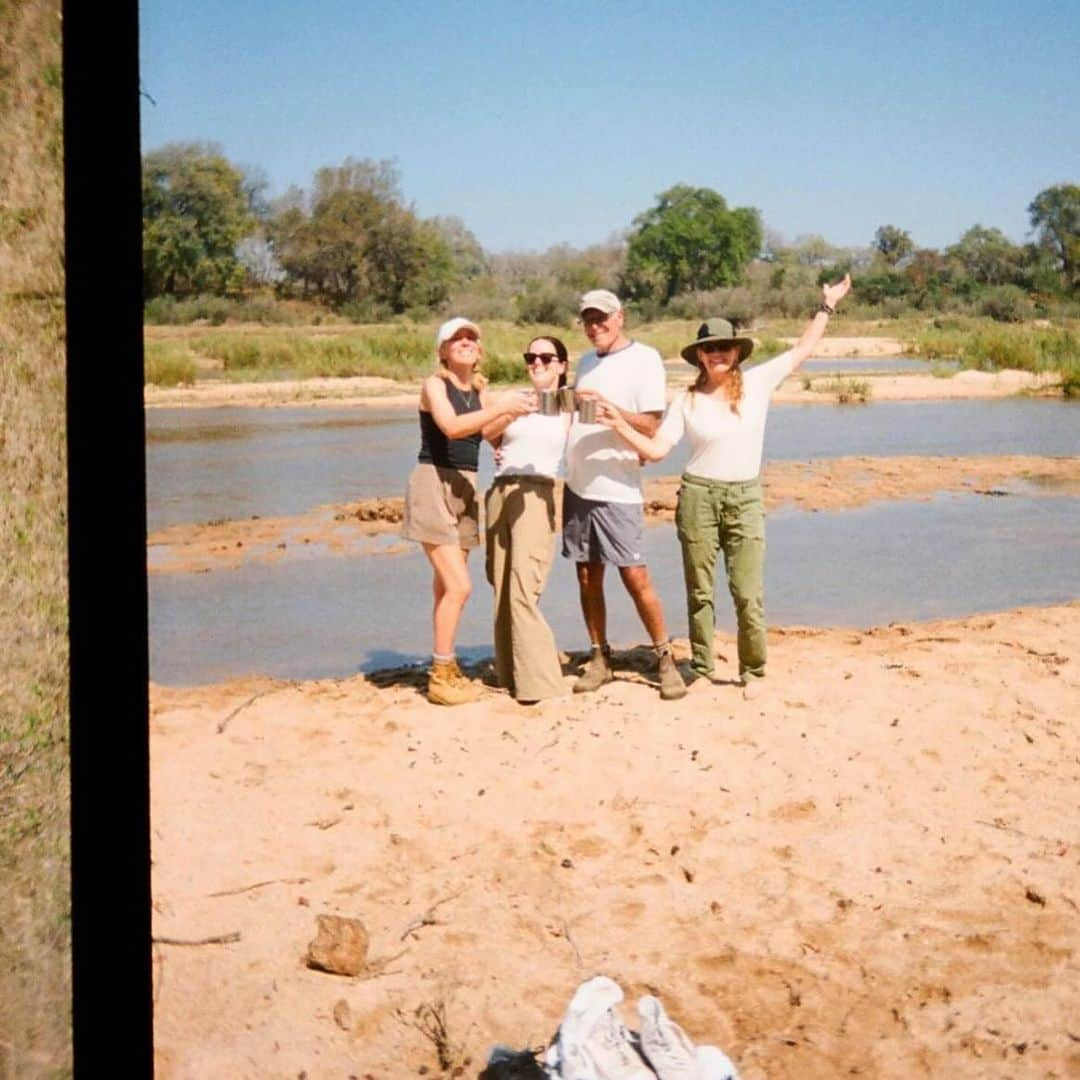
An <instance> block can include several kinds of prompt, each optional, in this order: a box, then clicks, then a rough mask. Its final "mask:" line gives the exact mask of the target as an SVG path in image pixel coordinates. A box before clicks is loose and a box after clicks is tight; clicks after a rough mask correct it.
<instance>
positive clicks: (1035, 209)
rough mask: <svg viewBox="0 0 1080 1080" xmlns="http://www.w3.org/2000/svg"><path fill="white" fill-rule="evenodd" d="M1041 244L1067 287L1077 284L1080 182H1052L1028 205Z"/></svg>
mask: <svg viewBox="0 0 1080 1080" xmlns="http://www.w3.org/2000/svg"><path fill="white" fill-rule="evenodd" d="M1028 214H1030V215H1031V227H1032V229H1033V230H1034V231H1035V233H1036V236H1037V239H1038V242H1039V245H1040V247H1042V248H1044V249H1045V250H1047V251H1049V252H1050V253H1051V254H1052V255H1053V257H1054V259H1055V260H1056V262H1057V266H1058V269H1059V270H1060V271H1061V276H1062V280H1063V283H1064V286H1065V288H1066V289H1068V290H1072V289H1076V288H1077V287H1080V185H1077V184H1055V185H1054V186H1053V187H1048V188H1046V189H1045V190H1044V191H1040V192H1039V194H1038V195H1036V196H1035V198H1034V199H1033V200H1032V202H1031V205H1030V206H1029V207H1028Z"/></svg>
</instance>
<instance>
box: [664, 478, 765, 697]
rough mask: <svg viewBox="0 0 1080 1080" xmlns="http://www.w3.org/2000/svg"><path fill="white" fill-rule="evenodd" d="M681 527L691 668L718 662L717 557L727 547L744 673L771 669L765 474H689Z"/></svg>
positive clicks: (700, 670)
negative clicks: (724, 477)
mask: <svg viewBox="0 0 1080 1080" xmlns="http://www.w3.org/2000/svg"><path fill="white" fill-rule="evenodd" d="M675 527H676V530H677V532H678V535H679V543H680V544H681V545H682V557H683V575H684V577H685V580H686V611H687V615H688V617H689V620H690V647H691V653H692V658H691V661H690V666H691V668H692V669H693V670H694V671H695V672H696V673H697V674H699V675H705V676H711V675H712V673H713V670H714V668H715V660H714V647H713V637H714V635H715V633H716V614H715V592H714V588H715V581H716V560H717V557H718V555H719V554H720V552H721V551H723V553H724V565H725V568H726V570H727V579H728V589H729V590H730V592H731V598H732V600H734V601H735V617H736V620H737V622H738V628H739V630H738V644H739V675H740V677H741V678H743V679H760V678H763V677H764V675H765V610H764V603H763V597H764V569H765V503H764V500H763V498H762V494H761V481H760V480H747V481H743V482H738V483H727V482H724V481H720V480H704V479H702V478H701V477H697V476H691V475H689V474H686V475H684V476H683V477H682V486H681V487H680V488H679V502H678V506H677V507H676V510H675Z"/></svg>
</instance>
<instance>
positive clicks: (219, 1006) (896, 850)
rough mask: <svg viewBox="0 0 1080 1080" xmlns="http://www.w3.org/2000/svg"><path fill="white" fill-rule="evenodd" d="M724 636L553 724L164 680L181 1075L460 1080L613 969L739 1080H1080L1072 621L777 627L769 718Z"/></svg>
mask: <svg viewBox="0 0 1080 1080" xmlns="http://www.w3.org/2000/svg"><path fill="white" fill-rule="evenodd" d="M677 644H678V646H679V649H680V655H682V656H685V642H678V643H677ZM716 646H717V652H718V654H719V656H720V661H719V667H720V672H721V674H722V679H723V680H724V681H723V682H721V684H719V685H705V686H699V687H695V691H694V692H693V693H692V694H691V695H690V696H689V697H687V698H685V699H684V700H682V701H680V702H674V703H667V704H665V703H662V702H661V701H660V700H659V699H658V696H657V692H656V689H655V688H654V686H652V685H650V683H649V681H648V679H647V678H646V677H645V675H643V674H642V672H643V671H647V668H648V664H647V659H646V657H645V655H644V650H640V649H639V650H634V651H629V652H624V653H621V654H618V655H617V656H616V668H617V670H618V672H619V678H618V680H617V681H616V682H614V683H613V684H611V685H610V686H608V687H605V688H604V689H602V690H601V691H600V692H598V693H596V694H594V695H590V696H588V697H584V698H575V697H574V696H572V695H569V694H568V695H567V696H566V697H564V698H561V699H557V700H553V701H549V702H545V703H542V704H541V705H537V706H532V707H523V706H519V705H517V704H516V703H514V702H513V701H512V700H510V699H509V698H508V697H507V696H506V695H505V694H503V693H501V692H498V691H495V690H487V691H486V692H485V694H484V696H483V697H482V699H481V700H480V701H478V702H476V703H474V704H471V705H466V706H462V707H459V708H455V709H445V708H439V707H437V706H432V705H429V704H428V703H427V702H426V701H425V700H424V698H423V696H422V694H421V692H420V689H421V680H420V678H419V677H418V676H417V674H416V673H415V672H414V671H401V672H389V673H384V674H383V675H382V676H379V677H375V676H373V677H370V678H363V677H356V678H351V679H344V680H328V681H319V682H307V683H288V682H281V681H273V680H248V681H243V682H237V683H231V684H229V685H224V686H209V687H204V688H196V689H188V690H177V689H168V688H164V687H160V686H152V687H151V730H150V743H151V780H152V790H151V809H152V836H153V852H152V854H153V889H154V934H155V937H156V938H158V939H170V940H171V941H172V942H174V943H171V944H166V943H163V942H162V941H160V940H159V941H158V942H157V943H155V945H154V950H153V952H154V995H155V1052H156V1058H157V1073H156V1075H157V1076H158V1077H159V1080H174V1078H178V1077H191V1078H199V1080H206V1078H217V1077H221V1078H226V1077H229V1078H238V1077H267V1076H270V1077H309V1078H312V1080H315V1078H322V1077H340V1078H342V1080H344V1078H346V1077H356V1078H358V1080H361V1078H362V1080H393V1078H397V1077H409V1076H416V1075H419V1074H421V1073H423V1072H426V1075H428V1076H441V1075H463V1076H466V1077H473V1076H475V1075H476V1073H477V1072H478V1071H479V1069H480V1068H481V1066H482V1064H483V1061H484V1059H485V1058H486V1054H487V1051H488V1048H489V1047H490V1046H491V1045H492V1044H493V1043H495V1042H503V1043H507V1044H509V1045H511V1046H515V1047H522V1046H526V1045H529V1046H538V1045H540V1044H542V1043H544V1042H546V1040H547V1039H548V1037H549V1036H550V1035H551V1034H552V1032H553V1031H554V1029H555V1027H556V1025H557V1023H558V1021H559V1019H560V1017H561V1015H562V1012H563V1010H564V1008H565V1006H566V1003H567V1001H568V999H569V997H570V995H571V994H572V992H573V990H574V988H575V986H576V985H577V984H578V983H579V982H580V981H581V980H583V979H585V978H587V977H589V976H591V975H593V974H597V973H606V974H608V975H610V976H612V977H613V978H615V979H616V980H618V981H619V983H620V984H621V985H622V986H623V988H624V990H625V991H626V994H627V998H628V1002H627V1005H626V1007H624V1012H623V1015H624V1018H625V1019H626V1020H627V1021H631V1022H632V1021H633V1018H634V1013H633V1007H632V1003H633V1002H634V1001H635V1000H636V998H637V997H638V996H639V995H640V994H643V993H646V992H652V993H655V994H658V995H659V996H660V997H661V999H662V1000H663V1001H664V1002H665V1003H666V1004H667V1006H668V1009H669V1011H670V1012H671V1013H672V1015H673V1016H674V1017H675V1018H676V1019H677V1020H679V1021H680V1022H681V1023H682V1025H683V1026H684V1027H685V1028H686V1030H687V1032H688V1033H689V1034H690V1035H691V1037H692V1038H694V1039H696V1040H698V1041H708V1042H712V1043H715V1044H717V1045H719V1046H721V1047H723V1048H724V1049H725V1050H726V1051H727V1052H728V1053H729V1054H730V1055H731V1056H732V1058H733V1059H734V1060H735V1061H736V1063H737V1064H738V1065H739V1066H740V1067H741V1069H742V1073H743V1076H744V1077H745V1078H747V1080H759V1078H763V1077H779V1078H806V1077H833V1076H848V1075H862V1076H870V1077H897V1078H900V1077H903V1078H910V1077H920V1076H922V1077H950V1078H969V1077H970V1078H973V1080H974V1078H983V1077H988V1076H995V1077H997V1076H1000V1077H1005V1076H1008V1077H1016V1078H1024V1077H1066V1076H1077V1075H1080V1022H1078V1021H1077V1019H1076V1011H1075V1009H1076V1001H1077V998H1078V992H1080V970H1078V958H1077V953H1076V948H1077V945H1078V938H1080V929H1078V926H1080V923H1078V902H1080V878H1078V856H1080V829H1078V825H1080V820H1078V814H1077V790H1078V786H1077V785H1078V780H1080V738H1078V733H1077V729H1076V723H1075V720H1076V716H1077V704H1078V701H1080V695H1078V688H1080V687H1078V670H1077V662H1078V657H1080V604H1077V603H1074V604H1070V605H1064V606H1057V607H1049V608H1043V609H1029V610H1018V611H1012V612H1003V613H1000V614H994V615H980V616H977V617H970V618H965V619H952V620H938V621H933V622H927V623H909V624H904V625H891V626H887V627H874V628H865V629H858V630H853V629H840V628H837V629H820V630H819V629H806V628H798V627H782V628H776V629H774V630H772V631H771V632H770V640H769V648H770V664H769V668H770V675H769V680H768V684H767V685H768V688H769V689H768V690H767V692H766V694H765V695H764V696H763V697H762V698H760V699H758V700H755V701H745V700H743V698H742V696H741V693H740V691H739V689H738V688H737V687H736V686H734V685H733V684H732V681H731V680H733V678H734V675H735V653H734V647H733V643H732V641H731V639H730V638H729V637H725V636H723V635H721V636H718V638H717V642H716ZM572 672H573V667H572V665H569V664H568V665H567V668H566V682H567V686H568V687H569V684H570V682H571V679H572ZM320 914H333V915H339V916H346V917H352V918H356V919H359V920H361V921H362V923H363V925H364V927H365V928H366V930H367V933H368V935H369V939H370V945H369V952H368V960H367V966H366V968H365V970H364V971H363V973H362V974H361V975H359V976H357V977H345V976H339V975H331V974H326V973H324V972H318V971H314V970H310V969H308V968H307V967H306V966H305V963H304V957H305V953H306V950H307V947H308V944H309V942H310V941H311V940H312V939H313V938H314V936H315V928H316V917H317V916H318V915H320ZM215 939H222V941H220V942H219V941H217V940H215ZM177 942H191V943H192V944H182V943H177ZM198 942H202V943H198ZM440 1006H441V1008H442V1009H443V1011H444V1016H445V1020H446V1025H447V1036H448V1038H447V1042H448V1046H447V1048H446V1055H445V1060H446V1061H447V1063H448V1069H447V1070H446V1071H445V1072H444V1070H443V1069H442V1068H441V1067H440V1065H439V1061H438V1057H437V1054H436V1047H435V1043H434V1041H433V1040H432V1039H431V1038H430V1037H428V1036H427V1035H425V1034H423V1033H422V1032H421V1031H420V1030H419V1028H418V1027H417V1024H418V1022H419V1020H418V1010H421V1011H423V1010H425V1009H426V1008H430V1007H440ZM422 1015H428V1014H427V1013H426V1012H423V1013H422ZM466 1062H467V1063H468V1064H466ZM455 1067H459V1068H460V1071H457V1072H456V1071H455Z"/></svg>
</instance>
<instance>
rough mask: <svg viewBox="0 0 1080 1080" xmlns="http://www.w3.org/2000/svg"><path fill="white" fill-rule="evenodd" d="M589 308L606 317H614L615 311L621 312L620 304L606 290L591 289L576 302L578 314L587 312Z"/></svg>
mask: <svg viewBox="0 0 1080 1080" xmlns="http://www.w3.org/2000/svg"><path fill="white" fill-rule="evenodd" d="M589 308H593V309H594V310H596V311H602V312H604V313H605V314H606V315H614V314H615V312H616V311H622V303H621V302H620V301H619V298H618V297H617V296H616V295H615V294H614V293H613V292H610V291H609V290H607V289H591V290H590V291H589V292H587V293H586V294H585V295H584V296H583V297H582V298H581V299H580V300H579V301H578V313H579V314H580V313H581V312H582V311H588V310H589Z"/></svg>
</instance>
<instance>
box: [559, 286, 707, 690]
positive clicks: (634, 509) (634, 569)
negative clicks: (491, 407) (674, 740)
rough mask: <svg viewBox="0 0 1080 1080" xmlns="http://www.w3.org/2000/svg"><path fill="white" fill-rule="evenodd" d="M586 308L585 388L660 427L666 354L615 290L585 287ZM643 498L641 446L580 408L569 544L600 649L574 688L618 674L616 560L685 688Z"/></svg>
mask: <svg viewBox="0 0 1080 1080" xmlns="http://www.w3.org/2000/svg"><path fill="white" fill-rule="evenodd" d="M578 311H579V312H580V314H581V324H582V327H583V329H584V331H585V336H586V337H587V338H588V339H589V341H590V343H591V344H592V346H593V348H592V350H591V351H590V352H587V353H586V354H585V355H584V356H583V357H582V358H581V360H580V362H579V364H578V371H577V381H576V390H577V391H578V393H579V395H580V397H581V398H583V399H590V398H591V399H593V400H595V401H597V402H604V403H606V404H607V405H609V406H611V407H613V408H616V409H618V410H619V412H620V413H621V414H622V415H623V416H624V417H625V418H626V421H627V422H628V423H629V424H630V425H631V427H633V428H634V430H636V431H640V432H641V433H642V434H644V435H649V436H651V435H654V434H655V433H656V429H657V427H658V426H659V423H660V419H661V417H662V416H663V414H664V408H665V406H666V404H667V397H666V393H665V389H666V378H665V375H664V364H663V361H662V360H661V358H660V354H659V353H658V352H657V351H656V350H655V349H653V348H651V347H650V346H648V345H643V344H642V343H641V342H639V341H633V340H632V339H631V338H629V337H627V336H626V334H625V333H624V332H623V322H624V319H625V314H624V312H623V306H622V304H621V303H620V301H619V298H618V297H617V296H616V295H615V294H614V293H612V292H609V291H608V290H607V289H593V290H591V291H590V292H587V293H585V295H584V296H582V297H581V300H580V301H579V303H578ZM644 503H645V500H644V497H643V496H642V491H641V462H640V460H639V458H638V455H637V452H636V451H634V450H631V449H630V448H629V447H628V446H627V445H626V443H625V442H623V441H622V440H621V439H620V438H619V437H618V436H617V435H616V434H615V432H614V431H612V430H611V428H610V427H605V426H604V425H603V424H599V423H583V422H582V421H581V419H580V415H579V416H577V417H575V420H574V423H573V425H572V426H571V428H570V437H569V440H568V442H567V447H566V486H565V488H564V491H563V552H562V553H563V555H564V556H565V557H566V558H568V559H573V560H574V562H575V563H576V564H577V576H578V589H579V592H580V595H581V610H582V614H583V615H584V616H585V628H586V630H587V631H588V633H589V641H590V643H591V646H592V655H591V656H590V658H589V661H588V663H587V664H586V665H585V669H584V671H583V672H582V674H581V677H580V678H579V679H578V680H577V682H576V683H575V684H574V692H575V693H579V694H580V693H587V692H588V691H591V690H596V689H598V688H599V687H601V686H603V685H604V684H605V683H608V682H610V681H611V680H612V678H613V677H614V675H613V672H612V670H611V649H610V647H609V645H608V642H607V605H606V602H605V600H604V571H605V570H606V568H607V566H608V565H612V566H615V567H617V568H618V571H619V576H620V577H621V578H622V582H623V585H624V586H625V587H626V590H627V592H629V594H630V597H631V599H633V601H634V606H635V607H636V608H637V612H638V615H639V616H640V617H641V621H642V622H643V623H644V624H645V629H646V630H647V631H648V633H649V636H650V638H651V640H652V642H653V648H654V649H655V651H656V660H657V674H658V676H659V679H660V696H661V697H662V698H663V699H664V700H666V701H674V700H675V699H677V698H681V697H683V695H685V693H686V684H685V683H684V682H683V680H682V676H681V675H680V674H679V671H678V669H677V668H676V666H675V659H674V657H673V656H672V652H671V642H670V641H669V640H668V636H667V628H666V626H665V623H664V609H663V607H662V605H661V603H660V597H659V596H658V595H657V593H656V590H655V589H654V588H653V584H652V578H651V576H650V575H649V568H648V566H647V565H646V564H645V557H644V554H643V551H642V549H643V532H644V524H645V506H644Z"/></svg>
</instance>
